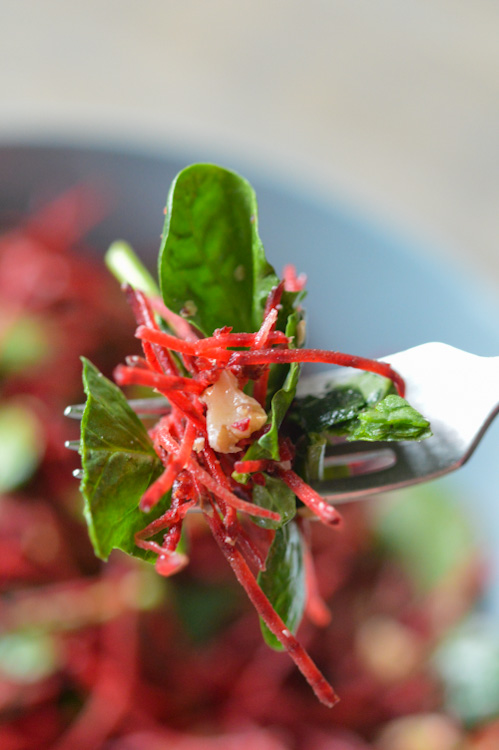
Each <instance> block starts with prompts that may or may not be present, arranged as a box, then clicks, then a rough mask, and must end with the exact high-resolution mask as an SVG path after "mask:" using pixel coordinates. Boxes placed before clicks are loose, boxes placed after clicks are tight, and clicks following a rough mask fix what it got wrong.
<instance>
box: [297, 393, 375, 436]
mask: <svg viewBox="0 0 499 750" xmlns="http://www.w3.org/2000/svg"><path fill="white" fill-rule="evenodd" d="M365 407H366V401H365V398H364V396H363V395H362V393H361V391H360V390H358V389H357V388H351V387H349V386H346V385H344V386H343V385H342V386H338V387H336V388H334V390H331V391H328V392H326V393H325V394H324V395H323V396H304V397H303V398H300V399H297V404H296V410H295V414H296V416H297V418H298V420H299V422H300V425H301V426H302V428H303V429H304V431H305V432H307V433H309V432H315V433H321V432H327V431H328V430H330V429H331V428H332V427H334V426H336V425H337V424H341V423H342V422H348V421H349V420H351V419H353V418H354V417H356V416H357V415H358V414H359V413H360V412H361V411H362V409H365Z"/></svg>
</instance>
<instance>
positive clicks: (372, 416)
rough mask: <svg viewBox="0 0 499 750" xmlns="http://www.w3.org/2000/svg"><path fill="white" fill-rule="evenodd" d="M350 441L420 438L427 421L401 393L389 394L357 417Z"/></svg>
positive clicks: (427, 427)
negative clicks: (397, 394)
mask: <svg viewBox="0 0 499 750" xmlns="http://www.w3.org/2000/svg"><path fill="white" fill-rule="evenodd" d="M358 420H359V421H358V424H357V426H356V427H355V429H354V430H353V431H352V433H351V434H350V435H349V436H348V439H349V440H423V439H424V438H427V437H430V435H431V430H430V423H429V422H428V420H427V419H425V418H424V417H423V416H422V415H421V414H420V413H419V412H417V411H416V410H415V409H413V408H412V406H410V405H409V404H408V403H407V401H406V400H405V399H403V398H401V397H400V396H395V395H390V396H387V397H386V398H384V399H383V400H382V401H380V402H379V404H377V405H376V406H375V407H374V408H373V409H368V410H367V411H364V412H362V413H361V414H359V416H358Z"/></svg>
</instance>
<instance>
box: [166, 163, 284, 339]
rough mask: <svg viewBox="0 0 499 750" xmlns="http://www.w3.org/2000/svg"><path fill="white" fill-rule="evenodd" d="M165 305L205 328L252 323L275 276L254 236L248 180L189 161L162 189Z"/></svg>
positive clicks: (255, 323) (255, 223) (248, 326)
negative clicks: (164, 197) (164, 204)
mask: <svg viewBox="0 0 499 750" xmlns="http://www.w3.org/2000/svg"><path fill="white" fill-rule="evenodd" d="M159 279H160V285H161V292H162V294H163V299H164V301H165V303H166V305H167V306H168V307H169V308H170V309H172V310H173V311H175V312H177V313H180V314H184V315H186V316H187V317H188V318H189V320H190V321H191V322H192V323H194V324H195V325H196V326H198V327H199V328H200V329H201V330H202V331H203V332H204V333H206V334H211V333H212V332H213V331H214V329H215V328H220V327H222V326H226V325H229V326H232V327H233V329H234V330H235V331H253V330H256V329H257V328H258V327H259V325H260V323H261V320H262V312H263V308H264V305H265V300H266V298H267V295H268V293H269V292H270V290H271V289H272V287H273V286H275V285H276V284H278V279H277V277H276V275H275V273H274V270H273V268H272V266H270V265H269V263H268V262H267V261H266V259H265V254H264V250H263V246H262V243H261V240H260V237H259V235H258V217H257V202H256V196H255V193H254V191H253V189H252V187H251V185H250V184H249V183H248V182H247V181H246V180H245V179H243V178H242V177H240V176H239V175H238V174H236V173H235V172H231V171H229V170H227V169H222V168H221V167H217V166H215V165H213V164H194V165H192V166H190V167H187V168H186V169H184V170H182V171H181V172H180V173H179V174H178V175H177V177H176V178H175V180H174V182H173V184H172V187H171V189H170V193H169V195H168V202H167V212H166V220H165V226H164V231H163V240H162V244H161V249H160V256H159Z"/></svg>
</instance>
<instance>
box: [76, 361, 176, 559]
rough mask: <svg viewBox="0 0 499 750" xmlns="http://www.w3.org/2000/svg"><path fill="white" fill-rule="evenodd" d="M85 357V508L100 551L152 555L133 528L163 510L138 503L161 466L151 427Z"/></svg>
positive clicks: (162, 506) (99, 553)
mask: <svg viewBox="0 0 499 750" xmlns="http://www.w3.org/2000/svg"><path fill="white" fill-rule="evenodd" d="M82 361H83V385H84V388H85V393H86V395H87V402H86V405H85V411H84V413H83V419H82V423H81V439H80V454H81V457H82V469H83V479H82V482H81V485H80V490H81V492H82V494H83V497H84V499H85V507H84V514H85V519H86V521H87V524H88V529H89V534H90V538H91V540H92V544H93V546H94V550H95V553H96V555H97V556H98V557H100V558H102V559H103V560H106V559H107V558H108V556H109V553H110V552H111V550H112V549H115V548H117V549H121V550H123V551H124V552H127V553H128V554H131V555H134V556H136V557H141V558H145V559H149V557H150V555H148V554H147V553H146V552H145V551H143V550H141V549H139V548H138V547H136V546H135V543H134V534H135V533H136V532H137V531H139V530H140V529H142V528H144V526H146V525H147V524H148V523H149V522H150V521H152V520H153V519H154V518H156V517H157V516H159V515H160V514H161V513H163V512H164V510H165V500H163V501H161V502H160V503H159V504H158V506H156V508H155V509H154V511H153V512H152V513H149V514H145V513H142V512H141V511H140V510H139V508H138V503H139V500H140V498H141V496H142V495H143V494H144V492H145V491H146V489H147V488H148V486H149V485H150V484H151V483H152V481H153V480H154V479H156V477H157V476H159V474H160V473H161V471H162V464H161V461H160V460H159V458H158V457H157V455H156V453H155V451H154V448H153V445H152V442H151V440H150V439H149V436H148V434H147V431H146V429H145V427H144V425H143V424H142V422H141V421H140V420H139V418H138V417H137V415H136V414H135V413H134V412H133V411H132V410H131V408H130V407H129V405H128V403H127V401H126V399H125V396H124V395H123V393H122V392H121V391H120V389H119V388H118V387H117V386H116V385H114V383H111V381H110V380H108V379H107V378H105V377H104V376H103V375H102V373H100V372H99V371H98V370H97V368H96V367H95V366H94V365H93V364H92V363H91V362H89V361H88V360H86V359H84V358H82Z"/></svg>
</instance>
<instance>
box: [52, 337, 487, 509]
mask: <svg viewBox="0 0 499 750" xmlns="http://www.w3.org/2000/svg"><path fill="white" fill-rule="evenodd" d="M383 361H386V362H389V363H390V364H391V365H392V367H393V368H394V369H395V370H396V371H397V372H398V373H400V375H401V376H402V377H403V379H404V380H405V384H406V398H407V400H408V401H409V403H410V404H411V405H412V406H413V407H414V408H415V409H417V410H418V411H420V412H421V414H423V416H424V417H426V419H428V420H429V421H430V424H431V429H432V432H433V435H432V437H430V438H428V439H426V440H422V441H421V442H400V443H391V442H390V443H371V442H364V441H358V442H352V443H348V442H336V443H334V442H332V443H331V444H330V445H329V446H328V448H327V451H326V456H325V461H324V479H322V480H320V481H318V482H316V483H314V485H313V486H314V488H315V489H316V490H317V491H318V492H320V494H321V495H323V497H324V498H325V499H327V500H330V501H331V502H333V503H334V504H335V505H336V504H339V503H345V502H349V501H351V500H361V499H363V498H366V497H369V496H370V495H374V494H377V493H380V492H389V491H391V490H395V489H399V488H402V487H408V486H410V485H412V484H417V483H420V482H427V481H429V480H431V479H435V478H437V477H440V476H442V475H444V474H448V473H450V472H451V471H455V470H456V469H458V468H459V467H460V466H462V465H463V464H464V463H465V461H467V460H468V458H469V457H470V456H471V454H472V453H473V451H474V450H475V448H476V447H477V445H478V443H479V442H480V440H481V438H482V436H483V434H484V432H485V430H486V429H487V427H488V426H489V425H490V423H491V422H492V420H493V419H494V417H495V416H496V414H497V412H498V411H499V357H479V356H476V355H474V354H468V353H467V352H463V351H461V350H460V349H456V348H454V347H452V346H448V345H447V344H439V343H430V344H422V345H420V346H415V347H413V348H412V349H407V350H405V351H403V352H398V353H397V354H392V355H391V356H388V357H383ZM354 372H355V371H353V370H352V369H351V368H336V369H335V370H332V371H327V372H321V373H318V374H317V375H309V376H306V377H303V378H302V379H301V380H300V382H299V385H298V395H299V396H305V395H307V394H312V395H318V394H320V393H321V392H322V391H324V390H325V389H326V388H327V387H328V386H329V385H331V384H332V385H334V384H337V383H340V382H342V381H344V380H345V379H348V378H349V377H351V376H352V374H353V373H354ZM357 372H358V371H357ZM166 404H167V402H166V400H165V399H163V398H158V399H140V400H135V401H130V405H131V406H132V408H133V409H134V410H135V411H136V412H137V413H138V414H139V415H140V416H144V417H146V416H151V414H155V413H161V411H164V409H165V406H166ZM83 406H84V405H83V404H77V405H76V406H69V407H68V408H67V409H66V411H65V414H66V416H68V417H72V418H75V419H81V417H82V414H83ZM66 445H67V447H68V448H73V449H75V450H77V449H78V447H79V443H78V442H77V441H74V442H73V441H72V442H70V443H66ZM338 467H341V469H340V471H338ZM345 467H347V470H346V472H345ZM338 473H340V474H343V476H338ZM345 473H347V476H344V474H345ZM330 475H333V476H334V478H328V477H329V476H330Z"/></svg>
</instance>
